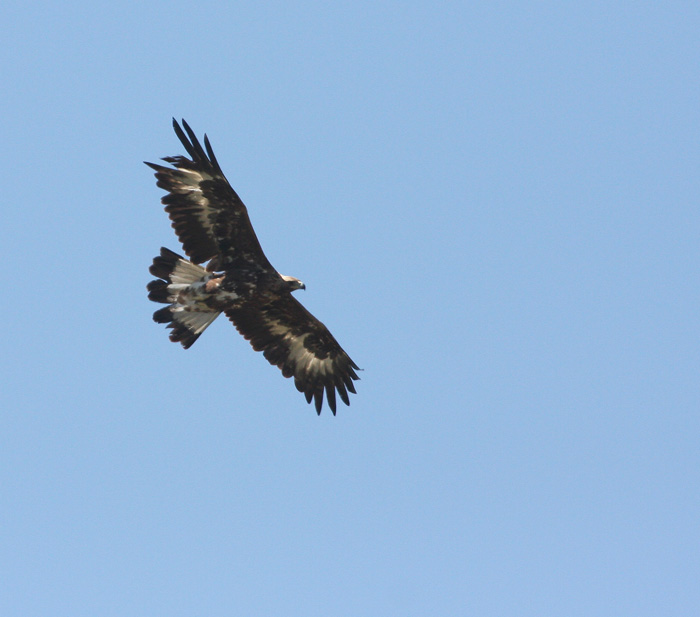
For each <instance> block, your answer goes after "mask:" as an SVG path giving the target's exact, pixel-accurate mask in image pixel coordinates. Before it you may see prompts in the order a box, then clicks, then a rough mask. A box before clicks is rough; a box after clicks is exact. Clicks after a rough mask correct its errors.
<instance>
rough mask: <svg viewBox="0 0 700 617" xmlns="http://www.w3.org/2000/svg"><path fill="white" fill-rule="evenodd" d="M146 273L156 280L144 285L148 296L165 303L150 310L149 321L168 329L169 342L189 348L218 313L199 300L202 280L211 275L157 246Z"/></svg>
mask: <svg viewBox="0 0 700 617" xmlns="http://www.w3.org/2000/svg"><path fill="white" fill-rule="evenodd" d="M150 272H151V274H153V275H154V276H157V277H158V279H157V280H154V281H151V282H150V283H149V284H148V286H147V290H148V299H149V300H152V301H153V302H160V303H162V304H168V305H169V306H166V307H164V308H161V309H159V310H157V311H156V312H155V313H153V321H155V322H157V323H162V324H166V327H168V328H171V329H172V332H171V333H170V340H171V341H173V342H177V343H180V344H181V345H182V346H183V347H184V348H185V349H187V348H189V347H191V346H192V344H193V343H194V342H195V341H196V340H197V339H198V338H199V336H200V335H201V334H202V332H204V330H206V328H207V326H209V324H211V322H213V321H214V320H215V319H216V318H217V317H218V316H219V314H220V311H217V310H215V309H211V308H209V307H208V306H207V305H206V304H204V302H203V301H202V300H203V297H202V295H201V293H202V292H201V287H202V283H204V282H206V281H207V280H208V279H209V278H211V277H212V274H211V273H209V272H207V271H206V270H205V269H204V268H202V267H201V266H198V265H196V264H193V263H192V262H190V261H188V260H187V259H185V258H184V257H181V256H180V255H178V254H177V253H174V252H173V251H171V250H168V249H166V248H161V249H160V255H159V256H158V257H156V258H154V260H153V265H152V266H151V267H150Z"/></svg>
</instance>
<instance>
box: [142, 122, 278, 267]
mask: <svg viewBox="0 0 700 617" xmlns="http://www.w3.org/2000/svg"><path fill="white" fill-rule="evenodd" d="M182 126H183V127H184V129H185V131H186V132H187V133H186V134H185V131H183V130H182V128H180V125H179V124H178V123H177V121H176V120H175V119H174V118H173V128H174V129H175V134H176V135H177V136H178V138H179V139H180V141H181V142H182V145H183V146H184V147H185V150H187V153H188V154H189V155H190V157H191V158H187V157H185V156H169V157H165V158H164V159H163V160H164V161H166V162H167V163H170V164H171V165H173V167H174V168H171V167H164V166H162V165H156V164H154V163H148V162H147V163H146V165H148V166H149V167H151V168H153V169H154V170H155V172H156V174H155V175H156V178H157V180H158V186H159V187H161V188H163V189H165V190H166V191H168V194H167V195H166V196H165V197H163V199H162V202H163V204H165V211H166V212H167V213H168V215H169V216H170V220H171V221H172V226H173V228H174V229H175V233H176V234H177V237H178V238H179V240H180V242H181V243H182V247H183V248H184V250H185V253H187V255H188V256H189V257H190V259H191V260H192V261H193V262H194V263H196V264H200V263H203V262H205V261H209V260H211V262H210V263H209V265H208V266H207V270H210V271H215V270H225V269H227V268H229V267H235V266H237V265H241V264H243V263H245V265H247V266H250V265H251V264H256V265H257V266H258V267H260V268H262V269H265V270H268V269H269V270H272V269H273V268H272V266H271V265H270V262H269V261H268V260H267V258H266V257H265V253H263V250H262V248H261V246H260V242H259V241H258V238H257V236H256V235H255V231H254V230H253V226H252V225H251V223H250V218H249V217H248V211H247V209H246V207H245V205H244V204H243V202H242V201H241V198H240V197H239V196H238V195H237V194H236V191H234V190H233V188H231V185H230V184H229V183H228V180H226V177H225V176H224V174H223V172H222V171H221V167H219V163H218V162H217V160H216V157H215V156H214V152H213V151H212V148H211V144H210V143H209V139H208V138H207V136H206V135H205V136H204V146H205V148H206V151H205V149H204V148H202V145H201V144H200V143H199V140H198V139H197V136H196V135H195V134H194V131H193V130H192V129H191V128H190V127H189V125H188V124H187V122H185V121H184V120H183V121H182Z"/></svg>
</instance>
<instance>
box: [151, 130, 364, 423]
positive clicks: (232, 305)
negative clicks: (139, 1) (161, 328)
mask: <svg viewBox="0 0 700 617" xmlns="http://www.w3.org/2000/svg"><path fill="white" fill-rule="evenodd" d="M182 126H183V127H184V131H183V129H182V128H180V126H179V125H178V123H177V122H176V121H175V120H173V127H174V129H175V133H176V134H177V136H178V138H179V139H180V141H181V142H182V144H183V146H184V147H185V149H186V150H187V153H188V154H189V156H190V158H186V157H184V156H173V157H166V158H164V159H163V160H164V161H166V162H167V163H170V164H171V165H172V166H173V167H165V166H163V165H156V164H153V163H146V165H148V166H149V167H151V168H153V169H154V170H155V172H156V174H155V175H156V179H157V184H158V186H159V187H161V188H163V189H165V190H166V191H167V194H166V195H165V196H164V197H163V199H162V201H163V204H164V205H165V210H166V212H167V213H168V215H169V217H170V220H171V221H172V226H173V229H174V230H175V233H176V234H177V237H178V239H179V240H180V242H181V243H182V246H183V249H184V251H185V253H186V254H187V256H188V257H189V258H190V259H189V260H187V259H185V258H184V257H181V256H180V255H178V254H177V253H173V252H172V251H170V250H168V249H166V248H163V249H161V254H160V255H159V256H158V257H156V258H155V259H154V260H153V265H152V266H151V268H150V272H151V274H153V275H154V276H156V277H158V279H157V280H154V281H151V282H150V283H149V284H148V292H149V293H148V297H149V299H151V300H153V301H154V302H160V303H163V304H167V305H168V306H166V307H165V308H162V309H160V310H158V311H156V312H155V313H154V315H153V319H154V320H155V321H157V322H158V323H165V324H167V327H168V328H171V329H172V332H171V334H170V339H171V340H172V341H176V342H179V343H181V344H182V346H183V347H185V348H186V349H187V348H188V347H190V346H191V345H192V344H193V343H194V342H195V341H196V340H197V338H198V337H199V336H200V335H201V334H202V332H203V331H204V330H205V329H206V328H207V326H209V324H211V323H212V321H214V319H216V317H217V316H218V315H219V314H220V313H222V312H224V313H225V314H226V316H227V317H228V318H229V319H230V320H231V321H232V322H233V324H234V325H235V326H236V329H237V330H238V331H239V332H240V333H241V334H242V335H243V336H244V337H245V338H246V339H247V340H248V341H250V343H251V345H252V346H253V349H255V350H256V351H262V352H263V355H264V356H265V358H266V359H267V360H268V361H269V362H270V364H273V365H275V366H277V367H279V368H280V369H281V371H282V374H283V375H284V376H285V377H294V384H295V386H296V387H297V389H298V390H299V391H300V392H303V393H304V395H305V396H306V400H307V402H309V403H310V402H311V401H312V400H313V401H314V403H315V406H316V411H317V412H318V413H319V414H320V413H321V407H322V405H323V397H324V393H325V396H326V400H327V402H328V406H329V407H330V408H331V411H332V412H333V413H334V414H335V412H336V393H337V394H338V396H340V399H341V400H342V401H343V402H344V403H345V404H346V405H349V404H350V400H349V397H348V392H352V393H354V392H355V387H354V385H353V381H354V380H357V379H359V377H358V376H357V373H356V372H355V371H356V370H359V368H358V366H357V365H356V364H355V363H354V362H353V361H352V360H351V359H350V357H349V356H348V354H347V353H345V351H344V350H343V349H342V348H341V347H340V345H339V344H338V342H337V341H336V340H335V338H334V337H333V335H332V334H331V333H330V332H329V331H328V329H327V328H326V327H325V326H324V325H323V324H322V323H321V322H320V321H319V320H318V319H316V318H315V317H314V316H313V315H312V314H311V313H309V311H307V310H306V309H305V308H304V307H303V306H302V305H301V304H300V303H299V302H298V301H297V300H296V298H294V297H293V296H292V292H293V291H295V290H297V289H305V286H304V284H303V283H302V282H301V281H299V280H298V279H295V278H294V277H290V276H283V275H281V274H279V273H278V272H277V271H276V270H275V269H274V268H273V267H272V265H271V264H270V262H269V261H268V259H267V257H265V254H264V253H263V250H262V247H261V246H260V242H259V241H258V238H257V236H256V235H255V231H254V230H253V226H252V225H251V223H250V218H249V217H248V211H247V209H246V207H245V205H244V204H243V202H242V201H241V199H240V197H238V195H237V194H236V192H235V191H234V190H233V188H231V185H230V184H229V183H228V181H227V180H226V178H225V176H224V174H223V172H222V171H221V168H220V167H219V163H218V162H217V160H216V157H215V156H214V152H213V151H212V148H211V144H210V143H209V139H208V138H207V137H206V135H205V136H204V148H202V146H201V144H200V142H199V140H198V139H197V137H196V135H195V134H194V132H193V131H192V129H191V128H190V127H189V126H188V124H187V123H186V122H185V121H184V120H183V122H182ZM205 149H206V151H205ZM206 262H208V263H207V264H206V267H202V266H201V265H199V264H204V263H206Z"/></svg>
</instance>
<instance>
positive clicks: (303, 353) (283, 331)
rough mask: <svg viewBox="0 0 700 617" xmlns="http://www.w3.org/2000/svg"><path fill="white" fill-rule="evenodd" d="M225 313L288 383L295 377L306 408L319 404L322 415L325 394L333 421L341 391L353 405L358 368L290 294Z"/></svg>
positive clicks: (331, 336)
mask: <svg viewBox="0 0 700 617" xmlns="http://www.w3.org/2000/svg"><path fill="white" fill-rule="evenodd" d="M225 312H226V315H227V316H228V318H229V319H230V320H231V321H232V322H233V323H234V325H235V326H236V329H237V330H238V331H239V332H240V333H241V334H242V335H243V336H244V337H245V338H246V339H247V340H249V341H250V343H251V345H252V346H253V349H255V350H256V351H262V352H263V355H264V356H265V358H267V360H268V362H269V363H270V364H273V365H275V366H278V367H279V368H280V369H281V370H282V374H283V375H284V376H285V377H292V376H293V377H294V385H295V386H296V387H297V390H299V392H303V393H304V395H305V396H306V400H307V402H309V403H310V402H311V399H312V398H313V399H314V400H315V404H316V411H317V412H318V413H319V414H320V413H321V406H322V405H323V393H324V391H325V393H326V399H327V400H328V406H329V407H330V408H331V411H332V412H333V414H334V415H335V393H336V390H337V391H338V394H339V395H340V398H341V399H342V400H343V402H344V403H345V404H346V405H349V404H350V400H349V397H348V392H352V393H353V394H354V393H355V386H354V385H353V383H352V382H353V380H354V379H359V377H358V376H357V373H355V369H357V370H360V369H359V367H358V366H357V365H356V364H355V363H354V362H353V361H352V360H351V359H350V356H348V354H347V353H345V351H343V349H342V347H341V346H340V345H339V344H338V341H336V340H335V338H334V337H333V335H332V334H331V333H330V332H329V331H328V328H326V326H324V325H323V324H322V323H321V322H320V321H319V320H318V319H316V318H315V317H314V316H313V315H312V314H311V313H309V311H307V310H306V309H305V308H304V307H303V306H302V305H301V304H300V303H299V302H298V301H297V300H296V298H294V297H293V296H292V295H291V294H283V295H281V296H275V297H274V298H269V297H268V298H266V299H265V300H264V301H256V300H252V301H250V302H248V303H246V304H244V305H243V306H241V307H239V308H233V309H230V310H227V311H225Z"/></svg>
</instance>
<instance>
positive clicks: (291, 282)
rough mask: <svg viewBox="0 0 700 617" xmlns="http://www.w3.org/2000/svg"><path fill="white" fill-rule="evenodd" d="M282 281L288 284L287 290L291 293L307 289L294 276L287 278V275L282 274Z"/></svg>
mask: <svg viewBox="0 0 700 617" xmlns="http://www.w3.org/2000/svg"><path fill="white" fill-rule="evenodd" d="M280 276H281V277H282V280H283V281H284V282H285V283H287V288H288V289H289V291H296V290H297V289H306V285H304V283H302V282H301V281H300V280H299V279H296V278H294V277H293V276H287V275H286V274H281V275H280Z"/></svg>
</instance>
